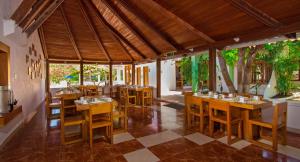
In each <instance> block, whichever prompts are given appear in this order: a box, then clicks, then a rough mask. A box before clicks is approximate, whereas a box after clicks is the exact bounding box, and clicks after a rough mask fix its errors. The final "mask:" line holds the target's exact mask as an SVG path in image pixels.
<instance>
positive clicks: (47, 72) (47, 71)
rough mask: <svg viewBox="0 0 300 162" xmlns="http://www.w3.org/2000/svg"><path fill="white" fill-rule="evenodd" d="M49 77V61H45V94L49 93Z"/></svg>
mask: <svg viewBox="0 0 300 162" xmlns="http://www.w3.org/2000/svg"><path fill="white" fill-rule="evenodd" d="M49 75H50V73H49V61H48V60H46V80H45V82H46V84H45V89H46V92H47V93H49V92H50V80H49V78H50V77H49Z"/></svg>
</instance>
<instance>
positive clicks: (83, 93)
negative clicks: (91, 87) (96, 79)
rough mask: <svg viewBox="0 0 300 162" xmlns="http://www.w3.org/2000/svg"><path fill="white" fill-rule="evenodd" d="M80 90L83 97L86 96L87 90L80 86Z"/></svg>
mask: <svg viewBox="0 0 300 162" xmlns="http://www.w3.org/2000/svg"><path fill="white" fill-rule="evenodd" d="M78 89H79V91H80V93H81V95H82V96H86V88H85V86H84V85H81V86H79V87H78Z"/></svg>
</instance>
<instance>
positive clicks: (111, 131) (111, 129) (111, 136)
mask: <svg viewBox="0 0 300 162" xmlns="http://www.w3.org/2000/svg"><path fill="white" fill-rule="evenodd" d="M113 131H114V128H113V125H111V126H110V143H111V144H113V142H114V135H113Z"/></svg>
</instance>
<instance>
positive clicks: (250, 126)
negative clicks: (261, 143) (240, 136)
mask: <svg viewBox="0 0 300 162" xmlns="http://www.w3.org/2000/svg"><path fill="white" fill-rule="evenodd" d="M252 130H253V125H252V123H249V125H248V133H249V139H250V140H253V132H252Z"/></svg>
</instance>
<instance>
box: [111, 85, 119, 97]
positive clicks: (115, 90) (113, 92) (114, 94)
mask: <svg viewBox="0 0 300 162" xmlns="http://www.w3.org/2000/svg"><path fill="white" fill-rule="evenodd" d="M111 97H112V98H117V97H118V87H116V86H112V87H111Z"/></svg>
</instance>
